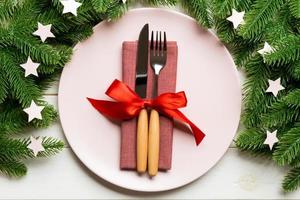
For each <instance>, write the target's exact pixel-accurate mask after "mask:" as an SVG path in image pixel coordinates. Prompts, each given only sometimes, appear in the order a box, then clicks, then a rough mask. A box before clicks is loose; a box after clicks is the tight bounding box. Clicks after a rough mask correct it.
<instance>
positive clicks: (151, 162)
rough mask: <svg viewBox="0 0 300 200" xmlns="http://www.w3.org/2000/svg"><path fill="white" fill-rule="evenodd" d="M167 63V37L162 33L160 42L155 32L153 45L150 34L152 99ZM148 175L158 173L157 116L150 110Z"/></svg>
mask: <svg viewBox="0 0 300 200" xmlns="http://www.w3.org/2000/svg"><path fill="white" fill-rule="evenodd" d="M166 62H167V35H166V32H164V40H163V41H162V34H161V32H156V41H155V44H154V32H153V31H152V33H151V45H150V64H151V67H152V69H153V71H154V74H155V75H154V80H153V90H152V98H155V97H156V96H157V89H158V77H159V74H160V72H161V70H162V69H163V68H164V67H165V65H166ZM148 148H149V149H148V173H149V175H150V176H155V175H156V174H157V172H158V161H159V114H158V112H157V111H156V110H154V109H153V110H151V114H150V122H149V144H148Z"/></svg>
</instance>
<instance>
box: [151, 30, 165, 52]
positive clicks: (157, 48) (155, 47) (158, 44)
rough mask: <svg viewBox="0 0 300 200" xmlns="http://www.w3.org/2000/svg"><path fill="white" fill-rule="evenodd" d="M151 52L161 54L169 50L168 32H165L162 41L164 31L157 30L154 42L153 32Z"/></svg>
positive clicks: (152, 35) (152, 34) (152, 33)
mask: <svg viewBox="0 0 300 200" xmlns="http://www.w3.org/2000/svg"><path fill="white" fill-rule="evenodd" d="M150 50H151V54H153V55H160V54H164V53H166V51H167V34H166V32H164V41H162V32H161V31H156V39H155V44H154V31H152V32H151V45H150Z"/></svg>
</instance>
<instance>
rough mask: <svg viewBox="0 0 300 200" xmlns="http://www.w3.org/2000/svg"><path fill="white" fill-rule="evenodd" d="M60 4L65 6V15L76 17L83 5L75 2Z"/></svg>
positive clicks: (69, 1) (68, 0)
mask: <svg viewBox="0 0 300 200" xmlns="http://www.w3.org/2000/svg"><path fill="white" fill-rule="evenodd" d="M60 2H61V3H62V5H63V6H64V10H63V14H65V13H72V14H73V15H75V16H77V9H78V8H79V7H80V6H81V5H82V3H79V2H77V1H75V0H60Z"/></svg>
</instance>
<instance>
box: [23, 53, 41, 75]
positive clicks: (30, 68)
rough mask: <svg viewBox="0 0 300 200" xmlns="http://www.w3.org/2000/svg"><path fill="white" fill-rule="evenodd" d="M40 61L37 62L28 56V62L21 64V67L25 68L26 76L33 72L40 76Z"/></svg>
mask: <svg viewBox="0 0 300 200" xmlns="http://www.w3.org/2000/svg"><path fill="white" fill-rule="evenodd" d="M39 65H40V63H35V62H33V61H32V60H31V58H30V57H28V59H27V62H26V63H24V64H21V67H22V68H23V69H25V77H27V76H28V75H30V74H33V75H35V76H38V73H37V71H36V70H37V68H38V67H39Z"/></svg>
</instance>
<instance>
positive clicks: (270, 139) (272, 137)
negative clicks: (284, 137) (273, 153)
mask: <svg viewBox="0 0 300 200" xmlns="http://www.w3.org/2000/svg"><path fill="white" fill-rule="evenodd" d="M278 141H279V140H278V138H277V130H276V131H274V132H272V133H271V132H270V131H267V138H266V140H265V141H264V144H267V145H269V147H270V150H272V149H273V146H274V144H275V143H277V142H278Z"/></svg>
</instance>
